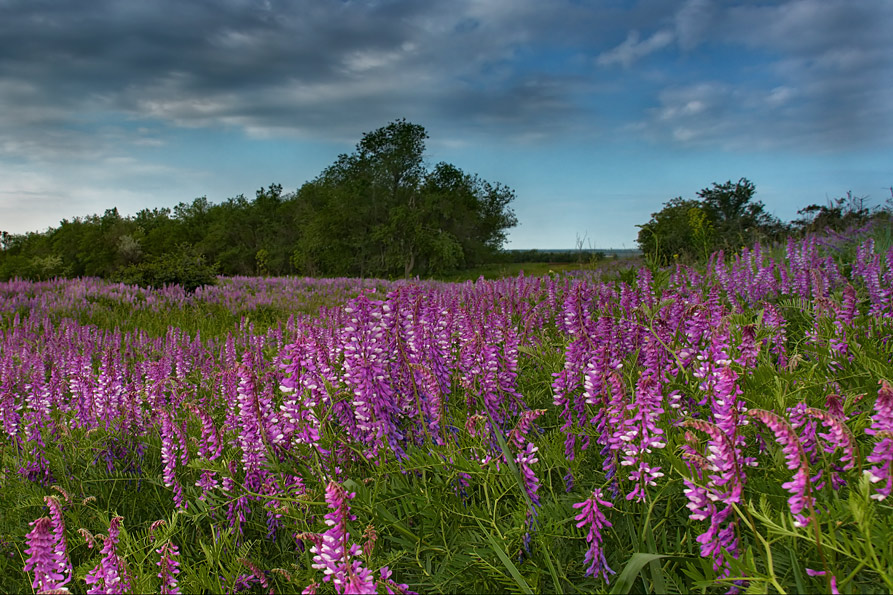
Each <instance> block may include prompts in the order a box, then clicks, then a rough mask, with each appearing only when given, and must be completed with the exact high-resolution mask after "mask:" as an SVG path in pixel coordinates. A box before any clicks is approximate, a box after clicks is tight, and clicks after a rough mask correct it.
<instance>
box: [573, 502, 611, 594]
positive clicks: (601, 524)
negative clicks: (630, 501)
mask: <svg viewBox="0 0 893 595" xmlns="http://www.w3.org/2000/svg"><path fill="white" fill-rule="evenodd" d="M600 506H604V507H606V508H613V507H614V505H613V504H611V503H610V502H608V501H607V500H605V499H604V498H603V497H602V492H601V490H599V489H598V488H596V489H595V490H593V491H592V495H591V496H589V497H588V498H586V499H585V500H583V501H582V502H578V503H576V504H574V505H573V507H574V508H578V509H580V514H578V515H576V516H575V517H574V519H575V520H576V521H577V527H578V528H583V527H586V529H587V532H586V543H588V544H589V549H588V550H587V551H586V556H585V558H584V562H585V563H587V564H589V566H588V567H587V568H586V576H592V577H595V576H598V575H599V574H601V575H602V578H604V579H605V582H609V581H608V575H609V574H615V572H614V571H613V570H611V569H610V568H609V567H608V563H607V561H606V560H605V552H604V550H603V549H602V533H601V531H602V529H604V528H606V527H611V526H612V525H611V523H610V522H609V521H608V519H606V518H605V515H604V513H603V512H602V511H601V509H600V508H599V507H600Z"/></svg>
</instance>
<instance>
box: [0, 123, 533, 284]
mask: <svg viewBox="0 0 893 595" xmlns="http://www.w3.org/2000/svg"><path fill="white" fill-rule="evenodd" d="M428 138H429V137H428V134H427V132H426V131H425V129H424V127H422V126H420V125H417V124H412V123H410V122H407V121H406V120H405V119H403V120H396V121H394V122H391V123H390V124H388V125H387V126H384V127H382V128H379V129H377V130H374V131H372V132H368V133H366V134H364V135H363V137H362V139H361V140H360V142H359V143H358V144H357V145H356V150H355V151H354V152H352V153H350V154H343V155H340V156H339V157H338V158H337V160H336V161H335V163H333V164H332V165H330V166H329V167H327V168H326V169H325V170H324V171H323V172H322V173H321V174H320V175H319V176H318V177H317V178H315V179H314V180H311V181H309V182H307V183H305V184H304V185H303V186H301V187H300V188H299V189H298V190H297V191H295V192H291V193H286V192H283V188H282V186H281V185H280V184H271V185H270V186H268V187H267V188H261V189H260V190H258V191H257V192H256V194H255V197H254V198H253V199H248V198H246V197H245V196H244V195H240V196H237V197H235V198H230V199H227V200H225V201H223V202H222V203H219V204H214V203H212V202H210V201H209V200H208V199H207V198H206V197H201V198H196V199H195V200H193V201H192V202H191V203H180V204H179V205H177V206H175V207H174V208H173V209H167V208H155V209H143V210H141V211H139V212H138V213H137V214H136V215H132V216H122V215H121V214H120V213H119V212H118V210H117V209H114V208H113V209H109V210H106V211H105V213H103V214H102V215H90V216H87V217H76V218H74V219H64V220H62V221H61V223H60V224H59V226H58V227H55V228H51V229H49V230H47V231H46V232H42V233H37V232H34V233H28V234H22V235H15V234H9V233H6V232H2V233H0V279H10V278H13V277H21V278H28V279H48V278H52V277H57V276H64V277H79V276H99V277H106V278H117V279H119V280H123V281H128V282H137V283H143V284H149V285H153V284H154V285H161V284H163V283H166V282H174V281H175V280H176V279H177V277H178V276H180V277H183V276H189V277H195V278H196V282H197V285H200V284H202V283H203V282H206V281H207V278H208V277H209V276H210V277H211V278H213V275H214V274H217V273H219V274H223V275H289V274H299V275H320V276H361V277H372V276H374V277H399V276H402V277H410V276H415V275H420V276H423V277H424V276H431V275H438V274H442V273H446V272H451V271H455V270H459V269H463V268H466V267H474V266H478V265H480V264H482V263H485V262H488V261H490V260H492V259H493V258H494V257H495V255H496V254H497V253H498V252H499V251H500V250H501V248H502V246H503V245H504V243H505V240H506V232H507V230H508V229H510V228H511V227H513V226H515V225H516V224H517V219H516V217H515V215H514V213H513V211H512V210H511V208H510V205H511V203H512V201H513V200H514V199H515V193H514V191H513V190H512V189H511V188H509V187H508V186H505V185H503V184H500V183H490V182H488V181H486V180H484V179H481V178H480V177H478V176H477V175H472V174H468V173H465V172H464V171H462V170H461V169H459V168H458V167H456V166H455V165H452V164H449V163H437V164H436V165H435V166H434V167H432V168H430V169H429V168H427V167H426V163H425V159H424V155H425V141H426V139H428Z"/></svg>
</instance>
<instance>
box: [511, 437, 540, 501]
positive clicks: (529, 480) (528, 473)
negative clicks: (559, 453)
mask: <svg viewBox="0 0 893 595" xmlns="http://www.w3.org/2000/svg"><path fill="white" fill-rule="evenodd" d="M538 451H539V447H537V446H534V445H533V443H532V442H528V443H527V446H526V447H525V448H524V450H523V451H521V453H520V454H519V455H518V457H517V458H516V459H515V461H516V462H517V463H518V467H519V468H520V470H521V477H522V479H523V480H524V489H525V490H526V491H527V495H528V496H530V501H531V502H532V503H533V505H534V506H535V507H536V506H539V505H540V497H539V495H537V493H536V492H537V490H538V489H539V487H540V480H539V478H538V477H537V476H536V473H534V471H533V469H531V467H530V466H531V465H534V464H536V463H537V462H539V459H538V458H537V456H536V453H537V452H538Z"/></svg>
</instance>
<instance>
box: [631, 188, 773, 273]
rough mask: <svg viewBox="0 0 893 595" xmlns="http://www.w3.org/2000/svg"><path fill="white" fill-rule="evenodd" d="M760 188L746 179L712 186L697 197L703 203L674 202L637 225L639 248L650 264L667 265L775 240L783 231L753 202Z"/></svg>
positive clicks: (665, 204)
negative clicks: (754, 243)
mask: <svg viewBox="0 0 893 595" xmlns="http://www.w3.org/2000/svg"><path fill="white" fill-rule="evenodd" d="M755 191H756V187H755V186H754V185H753V183H752V182H750V181H749V180H748V179H746V178H741V179H740V180H738V182H736V183H732V182H731V181H728V182H725V183H723V184H717V183H714V184H713V186H712V187H711V188H705V189H703V190H701V191H700V192H698V194H697V195H698V197H699V198H700V199H701V200H693V199H683V198H682V197H676V198H674V199H672V200H670V201H668V202H666V203H664V208H663V209H661V210H660V211H658V212H656V213H652V214H651V220H649V221H648V222H647V223H645V224H643V225H639V226H638V227H639V228H640V229H639V235H638V244H639V247H640V248H641V250H642V252H643V253H644V254H645V256H646V258H649V259H651V260H652V261H653V262H654V263H655V264H658V265H666V264H668V263H670V262H672V261H673V260H675V259H677V258H681V259H683V260H693V259H697V258H706V257H707V256H709V254H710V253H711V252H713V251H716V250H735V249H737V248H738V247H740V246H743V245H750V244H752V243H753V242H755V241H757V240H760V239H776V238H778V237H779V236H780V235H781V234H782V233H784V231H785V229H786V228H785V226H784V225H783V224H782V223H781V222H780V221H778V220H777V219H776V218H775V217H773V216H772V215H770V214H768V213H766V210H765V206H764V205H763V203H762V202H759V201H754V200H753V196H754V193H755Z"/></svg>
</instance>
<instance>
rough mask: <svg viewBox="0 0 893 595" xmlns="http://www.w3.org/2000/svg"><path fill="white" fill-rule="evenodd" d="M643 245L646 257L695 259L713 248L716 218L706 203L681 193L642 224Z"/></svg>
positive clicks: (663, 262) (661, 260)
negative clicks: (714, 220)
mask: <svg viewBox="0 0 893 595" xmlns="http://www.w3.org/2000/svg"><path fill="white" fill-rule="evenodd" d="M638 227H639V228H640V229H639V235H638V243H639V248H640V249H641V250H642V252H643V253H644V254H645V256H646V258H649V259H651V260H652V261H655V262H656V263H657V264H659V265H666V264H669V263H671V262H673V261H674V260H675V259H677V258H682V259H683V260H691V259H694V258H698V257H700V256H703V255H704V253H705V252H707V253H709V250H710V249H712V248H713V246H714V241H713V238H714V237H715V236H714V229H713V220H712V217H711V215H710V213H709V211H708V210H707V209H706V208H705V207H704V204H703V203H701V202H700V201H697V200H690V199H689V200H686V199H683V198H682V197H681V196H679V197H676V198H674V199H672V200H670V201H668V202H667V203H665V204H664V208H663V209H661V210H660V211H658V212H657V213H652V214H651V220H650V221H649V222H648V223H646V224H644V225H639V226H638Z"/></svg>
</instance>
